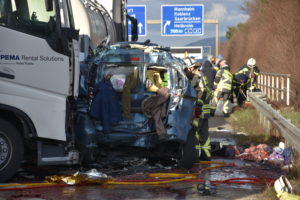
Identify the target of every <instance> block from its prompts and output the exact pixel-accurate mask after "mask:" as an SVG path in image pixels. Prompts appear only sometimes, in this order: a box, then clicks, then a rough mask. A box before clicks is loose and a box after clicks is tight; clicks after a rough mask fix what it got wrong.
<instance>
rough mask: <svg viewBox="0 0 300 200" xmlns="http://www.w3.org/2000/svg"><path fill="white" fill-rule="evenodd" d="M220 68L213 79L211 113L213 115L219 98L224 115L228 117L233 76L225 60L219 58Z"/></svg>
mask: <svg viewBox="0 0 300 200" xmlns="http://www.w3.org/2000/svg"><path fill="white" fill-rule="evenodd" d="M219 63H220V70H219V71H218V72H217V74H216V77H215V81H214V89H215V90H214V94H213V99H212V103H211V115H212V116H214V113H215V111H216V108H217V105H218V102H219V100H223V109H222V110H223V114H224V117H229V99H230V96H231V92H232V79H233V76H232V74H231V72H230V67H229V66H228V65H227V63H226V60H223V59H222V60H220V62H219Z"/></svg>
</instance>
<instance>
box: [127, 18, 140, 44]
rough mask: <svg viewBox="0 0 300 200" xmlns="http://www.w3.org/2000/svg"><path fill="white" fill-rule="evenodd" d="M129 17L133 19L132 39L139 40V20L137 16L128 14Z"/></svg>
mask: <svg viewBox="0 0 300 200" xmlns="http://www.w3.org/2000/svg"><path fill="white" fill-rule="evenodd" d="M127 17H128V19H129V20H130V21H131V41H137V40H138V38H139V36H138V21H137V19H136V18H134V17H132V16H130V15H127Z"/></svg>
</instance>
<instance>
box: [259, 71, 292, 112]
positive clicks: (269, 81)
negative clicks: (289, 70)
mask: <svg viewBox="0 0 300 200" xmlns="http://www.w3.org/2000/svg"><path fill="white" fill-rule="evenodd" d="M290 77H291V75H290V74H277V73H268V72H261V73H260V76H259V77H258V80H257V81H258V87H259V88H260V89H261V91H263V92H264V93H265V94H267V97H268V98H269V99H270V100H272V101H278V102H279V101H285V103H286V105H287V106H289V105H290V83H291V81H290Z"/></svg>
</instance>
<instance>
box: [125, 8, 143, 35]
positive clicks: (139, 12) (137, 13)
mask: <svg viewBox="0 0 300 200" xmlns="http://www.w3.org/2000/svg"><path fill="white" fill-rule="evenodd" d="M127 14H128V15H130V16H132V17H134V18H136V19H137V21H138V34H139V36H146V35H147V32H146V30H147V23H146V6H145V5H140V6H138V5H134V6H133V5H130V6H127ZM128 35H131V22H130V21H129V20H128Z"/></svg>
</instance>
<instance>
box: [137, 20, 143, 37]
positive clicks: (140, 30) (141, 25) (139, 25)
mask: <svg viewBox="0 0 300 200" xmlns="http://www.w3.org/2000/svg"><path fill="white" fill-rule="evenodd" d="M138 27H139V34H141V33H142V28H143V24H142V23H141V22H140V23H139V24H138Z"/></svg>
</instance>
